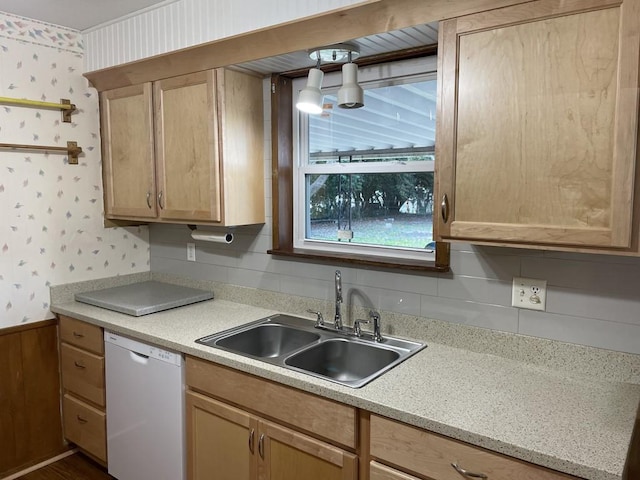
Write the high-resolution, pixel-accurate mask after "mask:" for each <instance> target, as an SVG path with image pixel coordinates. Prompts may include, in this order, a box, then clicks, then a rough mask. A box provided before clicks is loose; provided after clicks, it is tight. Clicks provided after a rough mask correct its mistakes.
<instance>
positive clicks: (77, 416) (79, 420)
mask: <svg viewBox="0 0 640 480" xmlns="http://www.w3.org/2000/svg"><path fill="white" fill-rule="evenodd" d="M76 419H77V420H78V422H80V423H87V419H86V418H83V417H81V416H80V415H76Z"/></svg>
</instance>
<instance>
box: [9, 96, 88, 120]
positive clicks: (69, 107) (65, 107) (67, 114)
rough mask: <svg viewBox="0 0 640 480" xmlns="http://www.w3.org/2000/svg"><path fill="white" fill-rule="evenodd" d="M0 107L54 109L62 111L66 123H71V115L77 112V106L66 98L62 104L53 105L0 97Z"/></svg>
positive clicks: (62, 100) (61, 100)
mask: <svg viewBox="0 0 640 480" xmlns="http://www.w3.org/2000/svg"><path fill="white" fill-rule="evenodd" d="M0 105H17V106H20V107H35V108H52V109H55V110H62V121H63V122H65V123H71V114H72V113H73V112H75V111H76V106H75V105H74V104H73V103H71V100H68V99H66V98H61V99H60V103H51V102H41V101H39V100H27V99H25V98H9V97H0Z"/></svg>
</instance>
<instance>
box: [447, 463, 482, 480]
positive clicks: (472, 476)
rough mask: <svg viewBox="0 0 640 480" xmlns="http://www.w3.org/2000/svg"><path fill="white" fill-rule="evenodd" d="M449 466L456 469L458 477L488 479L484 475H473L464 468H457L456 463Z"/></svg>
mask: <svg viewBox="0 0 640 480" xmlns="http://www.w3.org/2000/svg"><path fill="white" fill-rule="evenodd" d="M451 466H452V467H453V468H455V469H456V472H458V473H459V474H460V475H462V476H464V477H471V478H484V479H487V478H489V477H487V476H486V475H485V474H484V473H473V472H470V471H468V470H465V469H464V468H462V467H461V466H459V465H458V464H457V463H452V464H451Z"/></svg>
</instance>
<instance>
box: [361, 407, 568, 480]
mask: <svg viewBox="0 0 640 480" xmlns="http://www.w3.org/2000/svg"><path fill="white" fill-rule="evenodd" d="M371 456H372V457H374V458H376V459H379V460H381V461H383V462H386V463H390V464H392V465H395V466H398V467H400V468H402V469H406V470H407V471H409V472H412V473H416V474H419V475H424V476H427V477H429V478H432V479H433V480H460V478H461V477H462V476H463V475H462V476H461V475H460V473H458V472H457V471H456V470H455V469H454V467H453V466H452V465H451V464H452V463H457V465H458V466H459V467H460V468H463V469H465V470H467V471H468V472H471V473H482V474H484V475H487V476H488V478H490V479H491V480H514V479H516V478H517V479H521V480H525V479H526V480H568V479H576V477H572V476H570V475H565V474H562V473H559V472H555V471H553V470H548V469H546V468H543V467H538V466H536V465H532V464H529V463H526V462H523V461H520V460H516V459H514V458H510V457H506V456H504V455H500V454H497V453H493V452H489V451H487V450H483V449H481V448H478V447H474V446H471V445H468V444H466V443H462V442H459V441H456V440H452V439H449V438H446V437H443V436H441V435H436V434H434V433H430V432H427V431H425V430H421V429H419V428H416V427H412V426H409V425H405V424H403V423H399V422H396V421H393V420H389V419H387V418H384V417H379V416H377V415H372V416H371ZM383 478H384V477H383ZM465 478H466V477H465ZM576 480H577V479H576Z"/></svg>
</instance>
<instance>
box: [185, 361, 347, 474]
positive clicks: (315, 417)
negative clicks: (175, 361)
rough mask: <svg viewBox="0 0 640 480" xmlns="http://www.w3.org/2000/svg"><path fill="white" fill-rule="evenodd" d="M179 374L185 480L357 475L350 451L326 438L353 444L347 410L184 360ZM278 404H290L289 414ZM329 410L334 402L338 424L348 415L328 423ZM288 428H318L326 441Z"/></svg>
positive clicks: (330, 419)
mask: <svg viewBox="0 0 640 480" xmlns="http://www.w3.org/2000/svg"><path fill="white" fill-rule="evenodd" d="M186 377H187V387H188V390H187V393H186V409H187V413H186V418H187V472H188V475H187V476H188V478H189V479H190V480H207V479H214V478H215V480H300V479H305V480H356V479H357V478H358V468H357V467H358V461H357V456H356V455H355V454H354V453H351V452H349V451H347V450H346V449H343V448H341V447H339V446H336V445H334V444H332V443H330V441H333V443H336V444H344V443H348V444H353V445H354V446H355V441H356V439H355V409H353V408H352V407H348V406H346V405H340V404H338V403H335V402H332V401H330V400H326V399H323V398H320V397H316V396H315V395H311V394H307V393H305V392H300V391H298V390H295V389H291V388H289V387H286V386H282V385H277V384H275V383H273V382H269V381H267V380H263V379H259V378H257V377H253V376H251V375H246V374H244V373H241V372H237V371H233V370H230V369H227V368H224V367H220V366H217V365H214V364H212V363H209V362H204V361H202V360H199V359H194V358H191V357H189V358H187V373H186ZM236 387H237V388H236ZM244 388H248V389H249V390H250V392H243V389H244ZM195 390H199V391H195ZM244 393H247V394H246V395H245V394H244ZM210 395H211V396H210ZM213 396H215V397H216V398H212V397H213ZM231 403H233V404H234V405H231ZM283 405H289V407H288V411H289V414H290V415H288V416H287V415H286V412H285V411H284V410H283V409H282V407H283ZM329 407H335V411H336V412H337V418H338V419H339V420H338V421H343V420H344V419H347V420H346V423H345V424H343V427H344V428H339V427H338V425H337V424H336V425H333V422H335V421H336V418H335V417H334V416H332V415H331V414H330V409H329ZM245 409H246V410H245ZM318 411H319V412H320V413H318ZM302 412H304V415H302ZM273 420H278V422H276V421H273ZM280 421H282V422H283V423H286V424H287V426H284V425H283V424H281V423H279V422H280ZM290 426H294V427H296V428H300V429H301V430H305V431H307V432H313V433H315V431H316V429H317V431H318V432H322V433H321V435H322V437H323V438H327V437H329V438H328V441H324V440H322V439H319V438H314V437H313V436H312V435H310V434H307V433H303V432H302V431H297V430H294V429H293V428H290ZM307 426H308V428H307ZM332 431H333V433H334V436H335V438H333V439H332V438H330V437H331V435H332V434H331V432H332ZM345 432H350V433H347V434H346V435H345Z"/></svg>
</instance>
